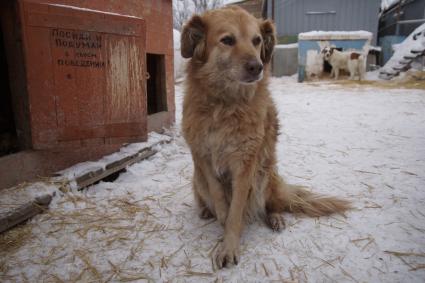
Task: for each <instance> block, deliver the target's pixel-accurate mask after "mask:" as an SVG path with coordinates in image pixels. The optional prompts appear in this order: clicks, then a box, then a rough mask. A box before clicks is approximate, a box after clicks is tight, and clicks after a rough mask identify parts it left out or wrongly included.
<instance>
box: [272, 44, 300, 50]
mask: <svg viewBox="0 0 425 283" xmlns="http://www.w3.org/2000/svg"><path fill="white" fill-rule="evenodd" d="M274 48H275V49H293V48H298V43H290V44H277V45H276V46H275V47H274Z"/></svg>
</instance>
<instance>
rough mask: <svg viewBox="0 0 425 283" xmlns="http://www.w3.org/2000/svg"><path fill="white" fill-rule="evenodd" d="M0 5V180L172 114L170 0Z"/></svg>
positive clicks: (85, 152)
mask: <svg viewBox="0 0 425 283" xmlns="http://www.w3.org/2000/svg"><path fill="white" fill-rule="evenodd" d="M0 6H1V7H0V8H1V27H2V29H1V31H2V35H1V36H0V37H1V38H2V42H0V64H1V66H0V68H1V70H0V71H1V76H2V78H1V81H2V86H1V93H2V98H1V101H0V105H2V106H1V107H2V109H1V110H2V112H1V113H2V114H1V116H0V138H1V140H0V151H3V152H2V153H0V154H2V155H3V156H2V157H0V188H2V187H6V186H11V185H14V184H16V183H18V182H20V181H22V180H27V179H31V178H34V177H35V176H37V175H46V174H49V173H51V172H54V171H57V170H60V169H63V168H65V167H67V166H70V165H72V164H74V163H76V162H80V161H85V160H90V159H96V158H99V157H101V156H103V155H105V154H108V153H111V152H113V151H115V150H117V149H118V148H119V147H121V146H122V144H123V143H129V142H135V141H145V140H146V139H147V133H148V132H149V131H152V130H156V131H160V130H161V129H163V128H164V127H169V126H170V125H171V124H172V123H173V122H174V114H175V113H174V112H175V110H174V78H173V36H172V19H173V18H172V2H171V0H144V1H130V0H122V1H114V0H91V1H80V0H8V1H2V3H1V4H0ZM11 152H13V153H12V154H9V153H11Z"/></svg>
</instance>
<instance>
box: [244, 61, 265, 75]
mask: <svg viewBox="0 0 425 283" xmlns="http://www.w3.org/2000/svg"><path fill="white" fill-rule="evenodd" d="M245 69H246V71H247V72H248V73H249V74H250V75H252V76H258V75H259V74H260V73H261V71H262V70H263V64H261V63H260V62H258V61H257V60H250V61H248V62H247V63H246V64H245Z"/></svg>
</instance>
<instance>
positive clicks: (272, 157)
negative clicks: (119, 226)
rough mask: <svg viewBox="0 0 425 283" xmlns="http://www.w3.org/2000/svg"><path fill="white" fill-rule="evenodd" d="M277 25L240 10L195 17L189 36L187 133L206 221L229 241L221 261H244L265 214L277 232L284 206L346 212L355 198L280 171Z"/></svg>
mask: <svg viewBox="0 0 425 283" xmlns="http://www.w3.org/2000/svg"><path fill="white" fill-rule="evenodd" d="M275 43H276V34H275V28H274V25H273V23H272V22H271V21H269V20H259V19H256V18H254V17H253V16H252V15H250V14H248V13H247V12H246V11H245V10H243V9H241V8H238V7H226V8H222V9H218V10H212V11H207V12H205V13H204V14H203V15H201V16H199V15H195V16H193V17H192V18H191V19H190V20H189V22H188V23H186V25H185V26H184V28H183V31H182V34H181V52H182V56H183V57H184V58H190V60H189V61H188V66H187V80H186V89H185V97H184V103H183V121H182V130H183V135H184V137H185V139H186V141H187V144H188V145H189V147H190V150H191V153H192V158H193V163H194V175H193V183H192V185H193V193H194V197H195V200H196V201H197V203H198V206H199V208H200V217H201V218H205V219H206V218H212V217H216V218H217V219H218V221H219V222H220V223H221V224H222V225H223V226H224V239H223V242H222V243H221V245H220V246H219V247H218V249H217V253H216V255H215V257H214V258H215V262H216V264H217V265H218V267H220V268H222V267H224V266H226V265H228V264H237V263H238V261H239V241H240V238H241V233H242V229H243V226H244V224H245V223H246V222H248V221H249V220H250V219H255V218H261V219H264V221H265V222H266V223H267V224H268V225H269V227H270V228H271V229H273V230H275V231H280V230H282V229H283V228H284V221H283V218H282V214H281V213H283V212H284V211H289V212H294V213H304V214H307V215H309V216H313V217H316V216H320V215H328V214H331V213H335V212H343V211H345V210H347V209H348V208H349V207H350V204H349V202H347V201H345V200H342V199H338V198H334V197H324V196H318V195H316V194H314V193H312V192H310V191H308V190H305V189H304V188H301V187H299V186H293V185H289V184H287V183H285V182H284V180H283V179H282V178H281V177H280V176H279V174H278V170H277V156H276V143H277V136H278V132H279V122H278V118H277V110H276V107H275V105H274V103H273V100H272V97H271V95H270V92H269V90H268V87H267V84H268V83H267V81H268V77H269V72H270V71H269V66H270V61H271V57H272V53H273V48H274V45H275Z"/></svg>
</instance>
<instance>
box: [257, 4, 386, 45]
mask: <svg viewBox="0 0 425 283" xmlns="http://www.w3.org/2000/svg"><path fill="white" fill-rule="evenodd" d="M380 3H381V0H344V1H340V0H265V3H264V10H263V13H264V14H263V16H264V17H267V18H272V19H274V21H275V23H276V28H277V34H278V37H279V43H285V44H286V43H294V42H296V41H297V40H298V34H299V33H302V32H308V31H312V30H345V31H357V30H366V31H369V32H372V33H373V34H374V35H376V34H377V32H378V13H379V7H380ZM372 44H373V45H376V36H375V38H374V39H373V41H372Z"/></svg>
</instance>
